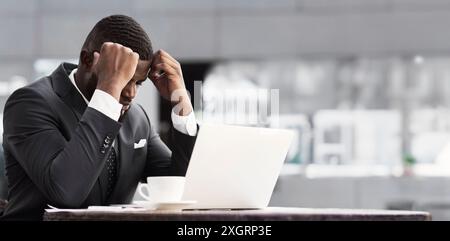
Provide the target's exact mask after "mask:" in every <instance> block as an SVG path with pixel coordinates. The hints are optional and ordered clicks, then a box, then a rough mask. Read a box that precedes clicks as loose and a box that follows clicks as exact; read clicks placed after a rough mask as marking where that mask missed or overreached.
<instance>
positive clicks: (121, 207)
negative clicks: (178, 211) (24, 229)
mask: <svg viewBox="0 0 450 241" xmlns="http://www.w3.org/2000/svg"><path fill="white" fill-rule="evenodd" d="M48 206H49V207H50V208H48V209H45V211H46V212H49V213H56V212H130V211H144V210H145V208H142V207H138V206H136V205H115V206H89V207H88V208H80V209H64V208H56V207H53V206H50V205H48Z"/></svg>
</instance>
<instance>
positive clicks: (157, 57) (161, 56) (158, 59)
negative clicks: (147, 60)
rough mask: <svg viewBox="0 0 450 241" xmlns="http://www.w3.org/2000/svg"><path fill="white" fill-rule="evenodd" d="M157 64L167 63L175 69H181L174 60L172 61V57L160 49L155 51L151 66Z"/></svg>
mask: <svg viewBox="0 0 450 241" xmlns="http://www.w3.org/2000/svg"><path fill="white" fill-rule="evenodd" d="M159 63H168V64H170V65H171V66H172V67H173V68H175V69H177V68H181V66H180V63H178V61H177V60H176V59H174V58H173V57H172V56H170V55H169V54H168V53H167V52H165V51H164V50H162V49H160V50H158V51H156V53H155V54H154V56H153V62H152V65H156V64H159Z"/></svg>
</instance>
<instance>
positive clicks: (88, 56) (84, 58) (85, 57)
mask: <svg viewBox="0 0 450 241" xmlns="http://www.w3.org/2000/svg"><path fill="white" fill-rule="evenodd" d="M80 64H82V65H83V67H85V68H86V69H87V70H89V71H90V70H91V69H92V67H93V65H94V53H93V52H90V51H87V50H85V49H83V50H81V53H80Z"/></svg>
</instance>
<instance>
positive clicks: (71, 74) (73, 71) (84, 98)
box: [69, 68, 89, 105]
mask: <svg viewBox="0 0 450 241" xmlns="http://www.w3.org/2000/svg"><path fill="white" fill-rule="evenodd" d="M77 70H78V69H77V68H75V69H73V70H72V72H70V75H69V79H70V82H72V84H73V86H75V89H77V91H78V93H80V95H81V97H83V100H84V101H85V102H86V105H87V104H89V100H88V99H86V97H84V95H83V93H81V91H80V89H79V88H78V86H77V83H76V82H75V73H76V72H77Z"/></svg>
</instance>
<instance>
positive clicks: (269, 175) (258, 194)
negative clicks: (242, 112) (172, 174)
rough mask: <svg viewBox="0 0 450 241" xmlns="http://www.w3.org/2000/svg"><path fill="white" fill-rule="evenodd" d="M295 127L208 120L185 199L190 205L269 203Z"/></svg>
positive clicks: (190, 169)
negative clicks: (260, 125)
mask: <svg viewBox="0 0 450 241" xmlns="http://www.w3.org/2000/svg"><path fill="white" fill-rule="evenodd" d="M292 138H293V132H292V131H289V130H279V129H268V128H255V127H242V126H230V125H212V124H204V125H202V126H201V127H200V130H199V133H198V136H197V141H196V143H195V146H194V150H193V153H192V157H191V160H190V163H189V167H188V170H187V173H186V183H185V190H184V194H183V198H182V200H196V201H197V202H196V203H195V204H194V205H190V206H189V207H188V208H189V209H256V208H265V207H267V206H268V204H269V201H270V198H271V196H272V192H273V190H274V187H275V183H276V181H277V178H278V175H279V174H280V171H281V168H282V166H283V163H284V160H285V158H286V155H287V152H288V149H289V146H290V144H291V141H292Z"/></svg>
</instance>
